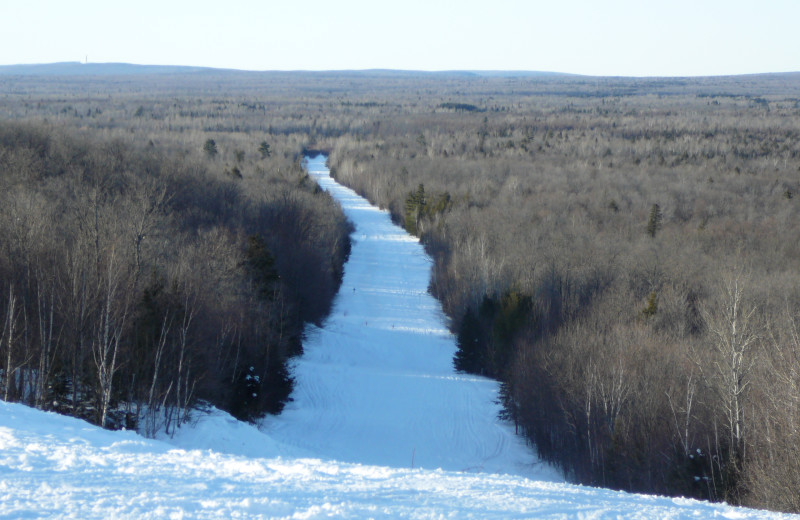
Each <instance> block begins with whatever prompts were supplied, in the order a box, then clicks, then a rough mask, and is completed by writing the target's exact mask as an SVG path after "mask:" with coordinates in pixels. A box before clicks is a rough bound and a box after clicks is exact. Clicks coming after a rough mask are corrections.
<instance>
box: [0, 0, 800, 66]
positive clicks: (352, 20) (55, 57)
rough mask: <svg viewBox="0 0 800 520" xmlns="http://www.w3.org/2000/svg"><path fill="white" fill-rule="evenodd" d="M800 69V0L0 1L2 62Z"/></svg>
mask: <svg viewBox="0 0 800 520" xmlns="http://www.w3.org/2000/svg"><path fill="white" fill-rule="evenodd" d="M87 56H88V60H89V61H90V62H126V63H138V64H163V65H199V66H208V67H223V68H237V69H249V70H297V69H304V70H334V69H369V68H391V69H413V70H463V69H471V70H539V71H555V72H569V73H576V74H591V75H625V76H683V75H691V76H697V75H719V74H743V73H758V72H787V71H800V0H549V1H541V0H528V1H524V0H460V1H451V0H291V1H289V0H281V1H277V0H260V1H259V0H214V1H207V0H191V1H189V0H136V1H130V0H129V1H117V0H0V65H9V64H20V63H51V62H57V61H84V60H85V59H86V57H87Z"/></svg>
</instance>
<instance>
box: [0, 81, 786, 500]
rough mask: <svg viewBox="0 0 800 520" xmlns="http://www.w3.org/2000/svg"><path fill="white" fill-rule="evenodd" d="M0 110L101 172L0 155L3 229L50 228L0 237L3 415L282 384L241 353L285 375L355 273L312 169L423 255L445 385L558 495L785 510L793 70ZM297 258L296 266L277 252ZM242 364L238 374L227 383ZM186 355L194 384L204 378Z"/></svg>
mask: <svg viewBox="0 0 800 520" xmlns="http://www.w3.org/2000/svg"><path fill="white" fill-rule="evenodd" d="M153 85H155V88H153ZM0 86H2V87H3V89H2V91H3V92H5V93H7V94H5V95H4V97H3V98H2V99H0V109H2V110H3V113H7V114H8V115H9V116H10V117H12V118H15V119H26V120H31V121H37V123H36V124H37V125H44V126H43V127H42V126H36V127H34V128H33V129H29V130H25V132H28V133H31V132H32V135H41V132H42V131H43V130H42V128H48V129H49V128H52V129H53V131H54V132H56V131H57V132H64V131H65V130H64V129H70V130H69V131H70V132H72V130H71V129H80V131H81V134H80V135H81V137H79V138H78V137H76V138H74V139H78V141H74V142H75V143H80V142H83V141H81V139H85V138H86V137H83V136H84V134H91V136H92V139H96V140H99V144H97V145H96V147H94V148H91V151H90V152H89V151H87V152H86V154H87V157H89V156H91V157H94V156H95V155H97V159H96V160H95V159H93V160H94V161H95V163H96V164H101V165H102V168H103V170H102V171H104V172H106V171H107V172H109V174H108V179H107V180H106V176H105V175H104V176H100V178H97V177H98V175H97V174H96V173H95V174H92V173H90V172H92V171H97V170H96V169H95V168H94V166H93V167H92V168H89V167H83V166H79V167H78V166H75V164H80V163H76V160H77V159H75V157H78V156H79V155H76V152H74V151H72V152H69V153H67V152H66V151H65V152H63V153H62V155H61V156H60V157H62V158H63V162H64V164H65V166H63V167H60V168H56V169H52V168H51V169H47V168H45V169H37V168H39V165H41V164H44V162H43V161H44V159H42V158H41V157H40V155H37V153H38V152H36V151H35V150H32V149H26V148H25V147H20V146H18V145H15V146H13V147H12V146H9V145H4V146H5V148H4V152H2V153H0V158H2V162H0V164H3V166H2V168H3V182H4V183H5V184H4V189H3V197H5V198H6V200H5V201H4V206H5V207H8V208H15V209H14V210H13V211H26V212H33V213H32V214H34V215H39V214H41V215H43V216H41V217H39V218H38V219H31V218H28V219H23V220H22V221H21V222H24V225H23V224H20V223H19V222H20V221H18V220H16V217H14V216H12V215H14V213H13V211H8V212H4V214H3V218H4V222H3V231H2V236H3V237H4V239H3V247H4V248H5V249H4V251H3V257H2V258H3V259H2V263H0V268H1V269H2V272H3V273H4V274H3V280H4V286H3V287H2V295H0V298H2V299H0V302H2V303H3V307H2V308H3V314H2V317H4V320H5V321H4V323H5V325H4V329H3V330H4V331H5V332H4V333H3V343H2V347H0V354H1V355H2V357H3V363H4V372H3V373H4V374H9V373H13V374H15V376H14V378H8V377H6V378H5V379H4V380H3V381H4V382H5V381H10V382H11V383H5V385H6V388H8V397H9V398H18V399H23V398H24V399H36V397H34V396H36V395H37V394H36V391H35V389H36V388H37V385H40V383H38V381H39V379H38V378H40V375H41V374H52V375H51V376H48V378H47V381H51V382H52V385H53V387H52V388H53V389H54V390H47V391H48V392H52V391H55V389H59V390H58V391H59V392H61V394H64V395H67V394H69V393H70V392H72V393H75V392H78V393H80V392H85V393H86V394H87V395H89V393H91V395H92V396H93V397H92V399H93V401H92V403H93V404H92V413H93V414H95V417H97V414H98V413H101V408H102V405H103V400H104V399H106V398H104V397H103V395H105V394H104V391H105V390H104V388H106V387H108V386H110V387H111V388H110V390H111V394H110V395H111V399H110V400H109V402H112V401H113V402H122V401H125V402H138V403H154V402H156V401H158V400H159V399H163V396H165V395H166V396H168V398H169V399H168V401H169V402H170V403H173V404H172V406H173V407H174V409H175V413H176V414H178V413H180V410H182V408H181V406H182V404H181V403H182V401H181V400H185V399H187V397H188V396H189V394H191V395H192V396H193V397H194V396H198V395H201V394H202V395H203V396H209V395H216V394H215V393H214V390H213V388H212V387H213V386H214V385H217V384H218V382H219V380H220V375H217V373H216V372H214V371H215V370H219V372H220V374H222V377H226V378H228V380H229V381H230V382H231V383H233V384H232V385H230V386H227V387H225V390H224V392H222V393H221V394H219V395H226V396H231V397H232V396H233V393H235V392H239V394H237V395H239V397H238V398H237V399H234V402H237V403H240V405H241V406H245V407H247V406H249V405H248V404H247V403H248V399H247V397H246V396H247V395H249V394H248V392H249V387H248V385H249V384H250V382H252V381H253V380H254V379H253V378H254V377H255V376H259V378H260V379H259V380H258V381H263V378H264V377H266V376H267V374H268V373H269V372H268V370H267V369H268V367H269V366H275V365H269V363H270V362H269V354H267V355H265V353H264V352H263V351H262V352H254V351H253V350H247V349H255V348H264V347H265V345H274V346H271V347H269V348H274V349H276V350H278V351H281V352H293V351H296V348H297V347H296V335H297V331H298V330H299V328H298V326H297V324H298V323H300V322H301V321H302V320H304V319H311V320H313V319H318V318H319V317H320V316H322V315H323V314H324V310H325V302H326V301H328V300H326V298H320V300H319V302H316V300H315V298H314V295H316V294H317V292H314V291H316V287H317V285H316V284H317V283H319V284H322V285H321V287H325V288H326V290H324V291H321V292H320V293H319V294H321V295H325V294H332V291H333V290H334V289H335V282H333V281H331V280H335V278H336V276H335V275H336V273H337V272H338V271H337V269H339V266H340V265H341V263H340V261H341V259H342V258H343V255H344V254H346V245H345V244H346V240H345V237H346V225H345V223H344V222H343V221H342V220H341V217H339V216H338V213H336V212H335V210H334V209H333V206H331V205H330V201H328V200H327V198H326V197H325V196H323V195H320V194H318V193H316V191H315V189H314V187H313V186H310V185H309V183H308V181H307V180H305V178H304V177H303V176H302V175H301V174H300V172H299V171H298V170H297V167H296V165H295V162H294V161H295V159H296V157H297V154H298V153H299V151H300V150H302V149H317V150H325V151H329V152H330V153H331V155H330V164H331V166H332V168H333V171H334V174H335V176H336V177H337V179H338V180H339V181H340V182H343V183H345V184H347V185H349V186H351V187H353V188H354V189H356V190H357V191H358V192H360V193H362V194H364V195H365V196H367V197H368V198H369V199H370V200H371V201H373V202H374V203H376V204H378V205H380V206H382V207H384V208H387V209H389V210H390V211H391V213H392V215H393V217H394V219H395V220H396V222H398V223H399V224H400V225H403V226H404V227H405V228H406V229H407V230H409V231H410V232H412V233H414V234H416V235H418V236H419V237H420V238H421V240H422V242H423V243H424V244H425V246H426V248H427V250H428V251H429V252H430V253H431V255H432V256H433V258H434V270H433V280H432V283H431V291H432V292H433V293H434V294H435V295H436V296H437V297H438V298H439V299H440V300H441V301H442V304H443V306H444V308H445V311H446V312H447V314H448V315H449V317H450V318H451V326H452V330H453V332H454V333H455V334H456V337H457V339H458V343H459V351H458V354H457V355H456V358H455V359H454V365H455V367H456V368H457V369H459V370H463V371H467V372H472V373H477V374H483V375H486V376H489V377H493V378H497V379H498V380H500V381H501V382H502V383H503V399H504V401H505V405H506V413H507V415H508V418H509V420H512V421H514V423H515V424H516V425H517V427H518V430H519V432H520V433H521V434H523V435H525V436H526V437H527V438H528V439H529V440H530V442H531V443H532V444H533V445H535V447H536V449H537V450H538V452H539V454H540V455H541V456H542V457H543V458H544V459H546V460H548V461H550V462H552V463H553V464H555V465H556V466H558V467H559V468H561V469H562V470H563V472H564V474H565V475H566V476H567V477H568V478H570V479H572V480H575V481H578V482H583V483H588V484H593V485H603V486H608V487H613V488H619V489H627V490H631V491H647V492H657V493H667V494H674V495H684V496H693V497H700V498H709V499H712V500H727V501H729V502H733V503H740V504H745V505H751V506H758V507H768V508H773V509H779V510H786V511H800V498H799V497H800V495H798V494H797V492H796V490H797V489H798V488H800V457H799V456H798V448H797V446H798V444H799V443H798V440H800V439H798V429H797V428H798V426H797V425H798V422H800V407H799V406H798V403H800V377H799V376H798V374H799V373H800V371H799V367H800V365H799V364H798V363H800V339H798V338H799V337H800V331H799V330H798V319H800V272H798V258H800V242H798V240H797V237H798V236H800V218H798V217H800V209H799V208H798V200H799V199H798V197H797V194H798V190H800V181H799V179H800V98H798V97H797V92H798V87H800V77H799V76H797V75H774V76H769V75H767V76H748V77H739V78H699V79H598V78H582V77H557V76H554V77H547V76H544V77H537V78H515V77H493V78H485V77H479V76H474V75H466V74H464V75H458V74H440V75H436V74H431V75H412V74H399V73H398V74H392V73H362V74H348V73H342V74H332V73H330V74H328V73H318V74H302V73H296V74H289V73H275V74H264V75H257V74H238V75H237V74H231V75H223V74H219V75H214V74H207V75H198V76H194V77H171V76H164V77H159V78H133V79H129V80H127V81H125V82H122V81H119V80H118V79H113V78H109V79H105V80H103V81H95V82H89V81H86V80H79V79H74V78H73V79H70V78H60V79H59V78H56V79H50V80H48V81H44V80H41V79H37V78H25V77H16V78H5V79H4V78H0ZM45 120H46V122H45ZM49 131H50V130H48V132H49ZM4 132H5V133H6V134H8V135H11V134H12V133H13V132H17V133H19V132H20V130H19V129H18V128H17V130H4ZM57 135H60V137H58V138H49V139H51V141H49V142H51V143H62V141H63V142H65V143H66V142H68V141H64V139H66V135H65V134H63V133H61V134H57ZM4 139H6V141H8V138H4ZM53 139H55V140H53ZM262 144H266V145H268V146H267V147H266V148H262V147H261V145H262ZM212 145H213V146H212ZM71 146H78V145H77V144H74V145H69V146H68V145H67V144H59V148H57V149H58V150H66V149H72V148H70V147H71ZM93 146H94V145H93ZM15 149H16V150H18V151H14V150H15ZM26 150H27V151H26ZM112 150H120V152H114V153H111V151H112ZM101 151H102V153H101ZM106 151H108V154H106ZM115 153H122V154H123V156H125V154H134V155H130V156H125V157H134V156H135V157H136V159H135V161H127V162H134V163H136V164H138V166H136V167H135V168H134V167H132V166H130V164H127V163H126V161H120V160H117V159H116V157H117V156H116V155H115ZM153 157H157V158H158V159H153ZM48 160H49V159H48ZM12 162H13V163H14V164H16V165H18V166H14V167H13V168H12V167H11V166H7V165H10V164H12ZM95 163H92V164H95ZM48 164H50V163H48ZM123 164H125V165H124V167H123V166H120V165H123ZM115 165H117V166H116V167H115ZM144 165H150V166H144ZM115 168H116V169H115ZM35 172H46V173H35ZM111 172H117V173H114V174H113V175H111ZM155 178H158V179H162V180H159V181H158V182H155V181H154V180H150V179H155ZM112 179H113V182H112ZM190 194H194V195H190ZM192 197H195V198H192ZM78 201H80V202H78ZM112 201H120V205H119V206H117V205H114V206H113V209H112V205H111V204H112ZM123 201H125V202H124V203H123ZM16 208H19V209H16ZM123 211H124V212H126V213H123ZM109 214H113V215H123V214H125V215H127V214H130V215H132V217H131V218H125V219H110V218H108V215H109ZM137 215H138V216H137ZM35 222H43V224H41V225H39V224H36V225H34V223H35ZM137 222H138V223H140V224H136V223H137ZM324 225H329V226H331V228H325V227H324ZM114 226H118V227H119V229H117V228H115V227H114ZM137 226H138V227H137ZM62 228H63V230H62ZM326 229H330V231H329V232H325V231H324V230H326ZM142 230H145V231H142ZM161 233H163V236H167V234H168V236H169V237H170V239H169V240H164V239H159V238H157V237H158V236H160V234H161ZM259 237H260V238H259ZM298 237H301V238H302V237H306V238H305V239H304V240H305V241H303V240H301V241H300V243H301V244H306V245H305V249H304V248H300V249H295V246H294V245H287V244H294V242H292V240H297V239H298ZM98 240H99V243H100V244H101V247H98V245H97V244H98ZM198 243H202V244H203V245H204V246H205V245H206V244H213V245H214V247H213V248H208V249H207V248H206V247H202V248H201V247H198V245H197V244H198ZM190 244H194V246H191V245H190ZM12 248H14V249H13V251H12ZM98 251H100V253H98ZM209 251H213V252H209ZM293 251H294V253H292V252H293ZM292 254H295V256H291V255H292ZM48 255H49V256H48ZM140 255H141V257H140ZM48 258H58V259H59V264H57V265H60V267H58V269H57V270H56V271H54V272H53V273H50V271H47V272H45V269H44V267H41V266H47V265H50V263H48V262H49V261H48V260H47V259H48ZM298 265H300V266H302V268H300V269H297V267H298ZM293 268H294V269H295V270H294V271H293V270H292V269H293ZM40 271H41V272H40ZM6 273H7V274H6ZM306 273H320V274H319V276H318V278H317V280H318V281H317V282H314V283H313V284H312V283H310V280H309V278H308V277H307V276H306ZM201 282H202V283H201ZM326 283H327V284H328V285H325V284H326ZM129 287H134V288H136V290H133V291H130V290H128V289H127V288H129ZM310 287H313V288H314V290H313V291H311V292H309V290H308V289H309V288H310ZM326 291H327V292H326ZM123 295H124V297H123ZM212 295H213V297H212ZM242 301H247V302H251V303H250V304H248V305H241V302H242ZM88 302H91V308H90V307H89V303H88ZM109 302H110V303H109ZM201 302H202V303H201ZM84 307H85V309H84ZM82 309H83V310H82ZM237 313H240V314H237ZM241 313H244V315H242V314H241ZM62 314H63V316H62ZM286 315H290V316H292V318H283V317H284V316H286ZM51 316H52V317H54V318H51ZM9 317H11V318H9ZM283 319H288V321H289V322H291V323H292V324H294V327H288V328H287V329H283V328H282V325H277V326H276V325H275V324H280V323H283V322H282V320H283ZM50 323H52V324H54V325H53V326H51V325H49V324H50ZM23 330H24V331H26V332H22V331H23ZM276 335H277V337H276ZM9 338H12V339H11V340H9ZM255 338H271V341H261V340H259V339H255ZM199 343H202V344H203V347H202V348H199V347H198V350H197V351H192V356H197V357H192V361H191V363H185V364H181V359H182V358H181V356H182V354H181V352H184V351H183V350H182V348H183V347H181V345H182V344H184V345H199ZM50 345H52V346H50ZM56 345H57V346H56ZM240 347H241V348H242V352H243V353H244V354H243V355H244V356H246V357H247V356H249V357H247V359H252V360H253V361H247V362H243V361H232V360H231V358H232V357H233V358H236V355H235V352H239V350H237V349H239V348H240ZM136 349H140V350H139V352H145V351H146V354H142V355H139V354H136V352H137V350H136ZM186 350H187V351H188V348H187V349H186ZM95 352H96V353H95ZM104 352H105V354H104ZM115 352H119V356H120V357H118V358H116V360H115V358H114V357H113V353H115ZM67 353H69V356H71V357H68V356H67ZM6 356H10V357H9V358H8V359H10V360H11V361H9V362H8V363H6ZM103 356H105V357H103ZM159 356H161V357H160V358H159ZM202 356H211V357H212V359H213V360H214V362H212V363H210V365H208V366H211V367H213V369H211V370H210V372H209V373H203V374H202V375H203V377H197V379H196V380H194V379H192V377H195V376H199V374H198V369H197V368H196V367H197V366H199V364H200V363H201V362H200V361H199V359H200V357H202ZM214 356H217V357H214ZM167 358H169V360H168V359H167ZM123 359H124V361H123ZM131 359H141V360H143V361H144V362H143V364H142V367H140V368H139V369H137V370H138V371H137V370H133V364H132V363H130V361H129V360H131ZM218 359H224V360H225V361H224V363H217V362H216V360H218ZM50 360H53V361H50ZM56 360H57V361H56ZM98 360H99V361H98ZM103 360H105V361H103ZM76 366H79V367H80V368H75V367H76ZM249 366H254V367H255V368H254V371H255V372H257V373H254V374H251V373H249V371H248V370H249ZM101 367H105V368H101ZM157 367H163V368H157ZM181 367H183V368H181ZM76 370H77V371H79V372H80V374H79V373H78V372H75V371H76ZM161 370H164V371H165V372H163V373H162V372H161ZM156 372H157V373H156ZM167 372H168V373H167ZM189 374H192V376H190V375H189ZM79 376H80V377H83V378H84V379H82V380H81V383H80V385H81V386H80V388H78V389H77V390H76V389H75V387H74V385H72V382H73V381H78V380H79V379H80V377H79ZM282 377H284V375H280V374H279V375H278V376H276V378H277V379H280V378H282ZM134 383H135V384H134ZM71 385H72V386H71ZM104 385H105V386H104ZM136 385H139V386H136ZM153 385H155V386H153ZM170 385H171V386H170ZM151 387H153V391H152V392H151V391H150V388H151ZM28 388H29V389H28ZM43 388H44V387H43ZM62 388H63V389H62ZM132 388H138V390H136V391H138V392H139V394H137V395H136V398H135V399H127V400H126V399H122V398H121V397H122V396H123V395H127V394H126V392H132V391H133V390H129V389H132ZM220 388H221V387H220ZM179 389H180V390H179ZM179 392H180V393H179ZM151 394H152V396H153V397H150V396H151ZM75 395H76V396H77V394H75ZM156 396H158V397H156ZM227 398H228V397H226V399H227ZM46 399H49V397H47V398H46ZM220 399H221V398H220ZM220 399H217V400H214V399H211V401H212V402H219V400H220ZM117 400H119V401H117ZM58 402H59V403H67V404H69V403H72V402H74V401H71V400H70V399H69V398H64V397H61V398H59V400H58ZM40 405H41V406H45V407H46V406H48V405H46V404H40ZM145 409H148V410H149V409H150V408H147V407H145ZM263 409H266V408H264V407H261V408H259V410H263ZM238 413H240V414H241V415H245V416H246V415H247V414H248V413H250V412H248V411H247V410H243V411H239V412H238Z"/></svg>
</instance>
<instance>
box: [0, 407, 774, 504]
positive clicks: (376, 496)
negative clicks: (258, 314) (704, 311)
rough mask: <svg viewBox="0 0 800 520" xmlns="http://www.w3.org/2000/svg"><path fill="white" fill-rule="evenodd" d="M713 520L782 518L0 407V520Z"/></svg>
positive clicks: (231, 427) (220, 428)
mask: <svg viewBox="0 0 800 520" xmlns="http://www.w3.org/2000/svg"><path fill="white" fill-rule="evenodd" d="M200 428H201V429H203V430H204V431H205V434H206V435H208V437H207V438H205V439H204V440H202V441H201V442H204V443H206V444H207V445H209V446H211V445H213V444H214V442H215V439H217V440H221V441H220V442H221V443H222V444H223V445H224V447H226V448H231V446H232V445H238V444H237V443H236V442H234V443H231V442H230V439H233V438H235V437H238V436H239V435H240V434H241V433H242V432H243V430H242V425H240V424H235V423H234V422H233V421H232V420H229V419H228V418H227V417H226V416H225V414H222V413H221V412H219V413H218V415H216V416H215V418H213V419H211V420H209V422H207V423H206V425H205V426H202V425H201V426H200ZM183 430H185V428H184V429H182V431H181V433H182V434H183V433H184V432H183ZM243 437H244V438H245V439H248V441H246V442H244V445H247V444H248V443H251V446H249V447H248V448H246V450H249V449H255V448H256V447H257V446H258V442H257V441H258V440H259V439H260V440H261V441H263V442H264V443H265V449H266V450H269V449H273V448H275V445H274V444H272V443H271V442H270V441H269V440H268V439H266V438H265V436H264V434H261V433H258V432H257V431H252V430H251V431H249V433H245V435H244V436H243ZM199 439H200V436H199V435H197V436H194V437H192V435H191V434H186V435H185V436H184V437H183V439H181V435H178V436H176V438H175V442H187V443H192V442H199ZM226 439H227V440H226ZM234 448H235V446H234ZM713 517H716V518H742V519H768V518H769V519H772V518H775V519H777V518H789V516H788V515H778V514H774V513H766V512H761V511H752V510H746V509H738V508H732V507H729V506H725V505H719V504H707V503H701V502H695V501H692V500H683V499H669V498H660V497H649V496H640V495H629V494H625V493H615V492H612V491H607V490H601V489H591V488H585V487H580V486H571V485H567V484H559V483H552V482H542V481H533V480H529V479H525V478H521V477H515V476H509V475H495V474H471V473H458V472H445V471H439V470H433V471H431V470H420V469H414V470H412V469H398V468H389V467H378V466H367V465H359V464H346V463H338V462H332V461H323V460H319V459H296V458H287V457H272V458H257V457H248V456H237V455H229V454H225V453H221V452H220V451H218V450H209V449H192V450H186V449H178V448H175V447H173V446H170V445H169V444H167V443H165V442H162V441H156V440H147V439H144V438H142V437H139V436H138V435H136V434H134V433H133V432H109V431H105V430H101V429H99V428H97V427H94V426H91V425H88V424H86V423H84V422H82V421H79V420H77V419H73V418H70V417H63V416H59V415H55V414H51V413H45V412H41V411H38V410H33V409H31V408H27V407H25V406H22V405H18V404H9V403H4V402H0V518H14V519H16V518H78V519H91V518H103V519H106V518H117V519H125V518H131V519H133V518H136V519H150V518H153V519H155V518H158V519H161V518H174V519H182V518H287V519H288V518H292V519H315V518H482V519H491V518H498V519H499V518H596V519H604V518H631V519H633V518H637V519H651V518H676V519H677V518H713Z"/></svg>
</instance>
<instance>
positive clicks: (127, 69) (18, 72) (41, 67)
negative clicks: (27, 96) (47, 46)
mask: <svg viewBox="0 0 800 520" xmlns="http://www.w3.org/2000/svg"><path fill="white" fill-rule="evenodd" d="M214 70H218V71H222V70H224V69H211V68H207V67H187V66H179V65H133V64H130V63H81V62H79V61H66V62H59V63H40V64H31V65H0V75H9V76H10V75H15V76H130V75H140V74H186V73H196V72H209V71H214Z"/></svg>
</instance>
